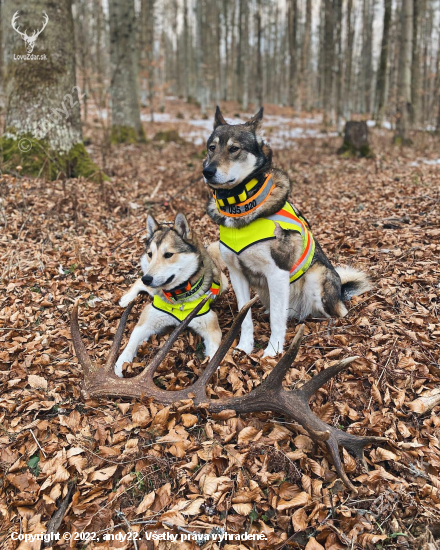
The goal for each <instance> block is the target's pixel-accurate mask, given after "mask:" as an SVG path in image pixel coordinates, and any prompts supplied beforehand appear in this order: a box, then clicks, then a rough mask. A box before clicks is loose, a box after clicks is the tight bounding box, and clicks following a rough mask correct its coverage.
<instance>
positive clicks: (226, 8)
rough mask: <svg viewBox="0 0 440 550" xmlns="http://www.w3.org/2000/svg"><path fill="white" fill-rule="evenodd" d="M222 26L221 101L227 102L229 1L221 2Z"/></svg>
mask: <svg viewBox="0 0 440 550" xmlns="http://www.w3.org/2000/svg"><path fill="white" fill-rule="evenodd" d="M222 6H223V26H224V33H223V36H224V44H225V63H224V79H223V99H224V101H227V100H228V96H229V29H230V25H229V20H228V16H229V0H223V3H222Z"/></svg>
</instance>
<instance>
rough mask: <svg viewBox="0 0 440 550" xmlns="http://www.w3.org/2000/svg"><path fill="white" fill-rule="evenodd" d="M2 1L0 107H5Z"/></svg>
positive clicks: (0, 24)
mask: <svg viewBox="0 0 440 550" xmlns="http://www.w3.org/2000/svg"><path fill="white" fill-rule="evenodd" d="M2 3H3V2H2V0H0V107H3V105H4V100H3V31H2Z"/></svg>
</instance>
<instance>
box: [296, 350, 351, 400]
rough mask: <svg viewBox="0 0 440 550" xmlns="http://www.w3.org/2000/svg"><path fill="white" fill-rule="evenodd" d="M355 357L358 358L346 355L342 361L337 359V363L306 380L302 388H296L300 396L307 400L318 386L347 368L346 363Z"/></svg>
mask: <svg viewBox="0 0 440 550" xmlns="http://www.w3.org/2000/svg"><path fill="white" fill-rule="evenodd" d="M356 359H359V357H358V356H354V357H347V358H346V359H342V361H339V363H336V365H333V366H332V367H329V368H328V369H324V370H322V371H321V372H319V373H318V374H316V375H315V376H314V377H313V378H312V379H311V380H309V381H308V382H306V383H305V384H304V386H302V388H300V389H299V390H298V391H299V393H301V394H302V396H303V397H304V398H305V399H307V401H308V400H309V399H310V398H311V397H312V395H313V394H314V393H315V392H316V391H318V390H319V388H321V387H322V386H323V385H324V384H325V383H326V382H328V381H329V380H331V379H332V378H333V377H334V376H336V375H337V374H338V373H339V372H341V371H342V370H344V369H345V368H347V367H348V365H349V364H350V363H352V362H353V361H355V360H356Z"/></svg>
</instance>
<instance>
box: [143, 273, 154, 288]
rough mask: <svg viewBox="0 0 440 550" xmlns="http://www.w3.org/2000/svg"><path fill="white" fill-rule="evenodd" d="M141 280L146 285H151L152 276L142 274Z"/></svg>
mask: <svg viewBox="0 0 440 550" xmlns="http://www.w3.org/2000/svg"><path fill="white" fill-rule="evenodd" d="M142 282H143V283H144V285H146V286H148V285H151V283H152V282H153V277H152V276H151V275H144V276H143V277H142Z"/></svg>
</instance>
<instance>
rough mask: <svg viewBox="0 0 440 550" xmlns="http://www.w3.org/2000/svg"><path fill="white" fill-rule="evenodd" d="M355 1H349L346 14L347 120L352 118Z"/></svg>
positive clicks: (345, 108) (345, 93)
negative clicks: (353, 17)
mask: <svg viewBox="0 0 440 550" xmlns="http://www.w3.org/2000/svg"><path fill="white" fill-rule="evenodd" d="M352 12H353V0H348V1H347V13H346V24H345V28H346V39H345V40H346V45H345V80H344V85H345V91H344V117H345V119H346V120H349V119H350V118H351V106H352V89H351V87H352V72H353V44H354V33H355V25H353V24H352V21H351V19H352Z"/></svg>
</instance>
